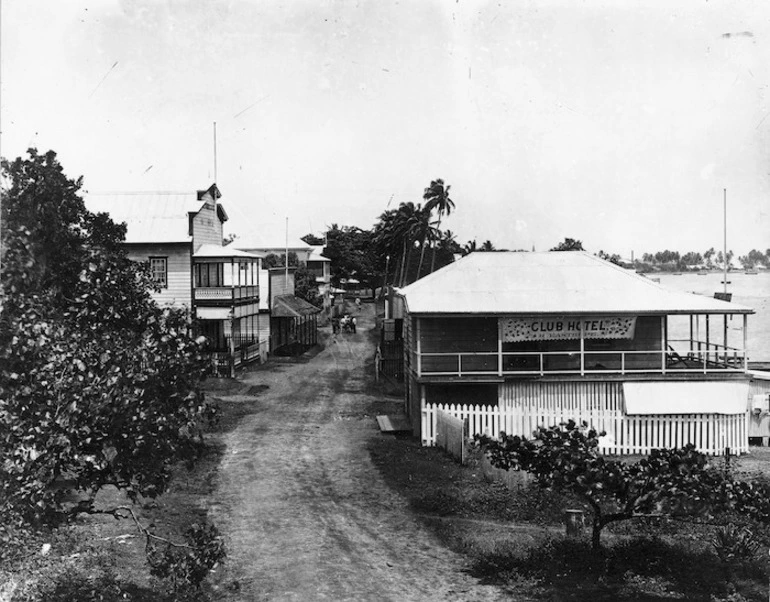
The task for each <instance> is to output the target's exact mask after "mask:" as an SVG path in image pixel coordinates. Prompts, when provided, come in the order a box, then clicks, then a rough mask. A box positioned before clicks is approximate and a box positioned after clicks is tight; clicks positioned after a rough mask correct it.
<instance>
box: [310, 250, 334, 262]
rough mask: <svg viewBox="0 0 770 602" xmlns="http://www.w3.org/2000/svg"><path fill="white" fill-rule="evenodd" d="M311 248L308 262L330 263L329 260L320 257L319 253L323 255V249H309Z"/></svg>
mask: <svg viewBox="0 0 770 602" xmlns="http://www.w3.org/2000/svg"><path fill="white" fill-rule="evenodd" d="M311 248H312V249H313V250H312V251H311V253H310V257H308V261H323V262H329V263H331V259H329V258H328V257H324V256H323V255H321V253H323V250H324V248H323V247H311Z"/></svg>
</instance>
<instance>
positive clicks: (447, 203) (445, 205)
mask: <svg viewBox="0 0 770 602" xmlns="http://www.w3.org/2000/svg"><path fill="white" fill-rule="evenodd" d="M450 188H451V186H449V185H444V180H442V179H441V178H438V179H437V180H431V183H430V186H428V187H427V188H426V189H425V192H424V194H423V195H422V198H423V199H424V200H425V208H426V209H428V211H433V210H434V209H435V210H436V213H437V215H438V225H437V226H436V227H437V229H439V230H440V229H441V218H442V217H443V216H444V215H449V214H450V213H452V209H454V208H455V204H454V201H453V200H452V199H450V198H449V189H450ZM435 266H436V249H435V247H434V248H433V256H432V258H431V262H430V271H431V272H433V270H434V268H435Z"/></svg>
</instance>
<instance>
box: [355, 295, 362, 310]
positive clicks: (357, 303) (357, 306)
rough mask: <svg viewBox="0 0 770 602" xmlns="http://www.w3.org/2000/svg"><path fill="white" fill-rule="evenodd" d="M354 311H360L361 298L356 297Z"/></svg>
mask: <svg viewBox="0 0 770 602" xmlns="http://www.w3.org/2000/svg"><path fill="white" fill-rule="evenodd" d="M356 310H358V311H361V298H360V297H356Z"/></svg>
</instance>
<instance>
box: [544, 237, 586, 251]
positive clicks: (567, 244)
mask: <svg viewBox="0 0 770 602" xmlns="http://www.w3.org/2000/svg"><path fill="white" fill-rule="evenodd" d="M550 250H551V251H585V249H584V248H583V243H582V242H580V241H579V240H575V239H574V238H565V239H564V241H563V242H560V243H559V244H558V245H556V246H555V247H553V248H552V249H550Z"/></svg>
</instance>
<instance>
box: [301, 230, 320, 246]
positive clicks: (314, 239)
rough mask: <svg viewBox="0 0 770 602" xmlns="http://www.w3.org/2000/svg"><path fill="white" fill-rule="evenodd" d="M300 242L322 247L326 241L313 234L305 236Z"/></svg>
mask: <svg viewBox="0 0 770 602" xmlns="http://www.w3.org/2000/svg"><path fill="white" fill-rule="evenodd" d="M300 240H301V241H302V242H304V243H307V244H309V245H312V246H314V247H320V246H321V245H323V244H324V239H323V238H321V237H320V236H316V235H315V234H313V233H312V232H310V233H308V234H305V236H303V237H302V238H300Z"/></svg>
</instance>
